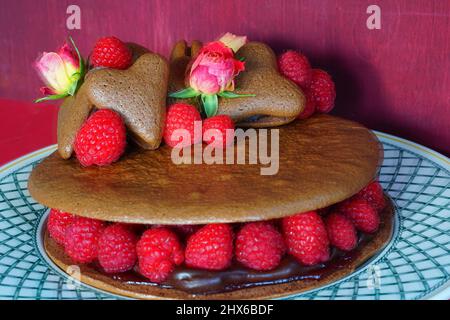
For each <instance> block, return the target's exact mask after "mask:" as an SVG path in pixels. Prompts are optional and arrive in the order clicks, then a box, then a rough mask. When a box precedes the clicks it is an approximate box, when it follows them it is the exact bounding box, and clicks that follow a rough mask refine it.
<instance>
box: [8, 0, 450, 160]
mask: <svg viewBox="0 0 450 320" xmlns="http://www.w3.org/2000/svg"><path fill="white" fill-rule="evenodd" d="M0 3H1V8H0V98H8V99H20V100H32V99H33V98H35V97H36V96H37V95H38V88H39V86H40V82H39V79H38V78H37V76H36V75H35V73H34V71H33V69H32V68H31V62H32V61H34V59H35V58H36V56H37V54H38V52H40V51H43V50H47V51H50V50H52V49H54V48H56V47H57V46H58V45H59V44H60V43H61V42H62V41H63V40H64V38H65V37H66V36H67V34H68V33H69V32H68V30H67V29H66V26H65V25H66V18H67V15H66V8H67V6H68V5H69V4H77V5H79V6H80V7H81V11H82V12H81V14H82V26H81V30H75V31H71V32H70V34H71V35H72V36H73V37H74V38H75V40H76V42H77V43H78V45H79V47H80V49H81V51H82V52H83V53H84V54H85V55H87V54H88V53H89V51H90V49H91V48H92V45H93V43H94V42H95V40H96V38H98V37H100V36H103V35H116V36H118V37H119V38H121V39H123V40H127V41H134V42H138V43H141V44H143V45H145V46H147V47H149V48H151V49H152V50H154V51H156V52H159V53H162V54H167V53H168V52H169V50H170V47H171V45H172V44H173V43H174V41H176V40H178V39H182V38H185V39H188V40H190V39H200V40H211V39H214V38H215V37H217V36H218V35H219V34H221V33H223V32H225V31H231V32H234V33H237V34H246V35H248V36H249V38H250V39H251V40H260V41H265V42H267V43H269V44H270V45H271V46H272V47H273V48H274V49H275V50H276V51H277V52H281V51H282V50H284V49H298V50H302V51H303V52H305V53H306V54H307V55H308V56H309V57H310V60H311V62H312V64H313V65H314V66H317V67H321V68H324V69H326V70H328V71H329V72H330V73H331V74H332V76H333V78H334V79H335V81H336V84H337V106H336V109H335V111H334V113H335V114H338V115H342V116H344V117H347V118H351V119H355V120H358V121H360V122H362V123H364V124H365V125H367V126H369V127H370V128H373V129H377V130H382V131H385V132H388V133H393V134H396V135H399V136H402V137H405V138H408V139H411V140H414V141H416V142H419V143H422V144H424V145H426V146H429V147H431V148H434V149H436V150H438V151H441V152H443V153H446V154H449V153H450V130H449V124H450V94H449V91H450V81H449V73H450V71H449V70H450V48H449V42H450V40H449V39H450V1H446V0H435V1H426V0H422V1H419V0H415V1H414V0H401V1H400V0H399V1H384V0H383V1H381V0H370V1H365V0H345V1H337V0H323V1H319V0H305V1H289V0H285V1H280V0H267V1H263V0H259V1H257V0H251V1H250V0H247V1H208V0H184V1H169V0H149V1H147V0H134V1H132V0H129V1H122V0H103V1H100V0H97V1H94V0H78V1H77V0H68V1H66V0H51V1H33V0H15V1H12V0H11V1H7V0H0ZM370 4H377V5H379V6H380V7H381V19H382V20H381V30H368V29H367V27H366V19H367V17H368V14H367V13H366V8H367V6H368V5H370ZM56 112H57V108H51V109H46V107H45V106H35V107H34V108H33V107H32V106H29V105H27V104H15V105H14V107H11V106H6V105H5V104H4V103H3V104H2V106H1V108H0V118H1V122H2V126H1V128H0V143H2V142H5V141H11V140H14V139H16V140H18V145H19V144H20V143H21V142H23V141H25V140H27V139H33V136H36V135H38V134H39V135H44V136H45V137H46V138H42V137H41V138H40V139H41V140H42V141H45V142H52V141H55V134H54V131H53V130H54V122H55V121H56V118H55V113H56ZM30 117H32V118H31V119H30ZM38 121H39V122H41V123H42V124H43V125H44V126H45V128H44V129H40V131H37V132H36V134H33V132H32V133H30V132H29V131H30V130H31V128H34V127H32V125H31V123H34V124H36V122H38ZM11 130H18V132H20V134H21V136H20V137H12V136H11ZM33 130H36V129H33ZM41 131H42V132H41ZM42 143H44V142H42Z"/></svg>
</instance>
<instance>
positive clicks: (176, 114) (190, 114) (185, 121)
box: [164, 103, 202, 148]
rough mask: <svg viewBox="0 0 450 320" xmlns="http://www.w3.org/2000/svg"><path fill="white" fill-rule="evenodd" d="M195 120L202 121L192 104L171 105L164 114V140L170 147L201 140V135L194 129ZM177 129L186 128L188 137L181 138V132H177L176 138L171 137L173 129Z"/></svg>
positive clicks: (184, 145) (185, 145)
mask: <svg viewBox="0 0 450 320" xmlns="http://www.w3.org/2000/svg"><path fill="white" fill-rule="evenodd" d="M195 121H202V118H201V117H200V113H199V112H198V110H197V109H196V108H195V107H194V106H192V105H189V104H185V103H175V104H173V105H171V106H170V107H169V109H168V111H167V116H166V125H165V128H164V141H165V142H166V143H167V144H168V145H169V146H170V147H172V148H173V147H175V146H177V147H181V148H183V147H187V146H190V145H191V144H195V143H199V142H200V141H202V136H201V132H196V131H194V127H195ZM178 129H182V130H187V133H189V135H190V139H183V138H182V136H183V132H178V136H179V137H177V138H175V137H172V135H173V134H174V131H175V130H178ZM199 131H200V130H199ZM194 133H195V135H194ZM186 138H187V137H186Z"/></svg>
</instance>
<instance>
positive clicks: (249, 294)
mask: <svg viewBox="0 0 450 320" xmlns="http://www.w3.org/2000/svg"><path fill="white" fill-rule="evenodd" d="M387 200H388V201H387V202H386V203H387V206H386V208H385V209H384V210H383V211H382V212H381V214H380V222H381V223H380V227H379V230H378V231H377V232H376V234H375V235H373V237H372V238H371V239H370V240H369V241H368V242H366V243H361V244H360V245H359V246H358V247H357V248H356V249H355V250H353V251H352V253H351V255H350V258H349V259H345V261H344V262H339V263H337V264H334V265H333V263H331V264H330V267H328V268H327V267H326V268H325V270H324V271H322V272H320V273H318V274H320V276H315V277H305V278H304V279H302V280H294V281H291V282H287V283H280V284H266V285H260V286H254V287H248V288H240V289H236V290H234V291H228V292H218V293H212V294H208V295H203V294H192V293H189V292H185V291H182V290H177V289H173V288H163V287H160V286H156V285H152V284H150V283H145V282H143V283H140V282H136V283H130V282H127V281H123V280H121V279H120V276H119V277H112V276H110V275H107V274H105V273H103V272H101V271H99V269H98V268H95V267H93V266H91V265H80V266H79V267H80V269H81V273H80V275H81V281H82V282H84V283H86V284H88V285H91V286H93V287H96V288H99V289H101V290H105V291H107V292H111V293H114V294H118V295H122V296H128V297H132V298H137V299H200V300H205V299H269V298H277V297H286V296H288V295H291V294H296V293H300V292H304V291H308V290H312V289H315V288H318V287H322V286H325V285H328V284H330V283H332V282H334V281H337V280H339V279H342V278H344V277H346V276H348V275H350V274H351V273H352V272H354V271H355V270H356V269H357V268H358V267H360V266H361V265H362V264H364V263H365V262H366V261H367V260H368V259H370V258H372V257H373V256H374V255H375V254H377V253H378V252H380V251H381V250H382V249H383V248H384V247H385V246H386V245H387V243H388V242H389V241H390V239H391V237H392V232H393V226H394V221H395V211H394V207H393V204H392V201H391V200H390V199H387ZM44 248H45V251H46V252H47V254H48V255H49V257H50V259H51V260H52V261H53V262H54V263H55V264H56V265H57V266H58V267H59V268H61V269H62V271H65V270H67V269H68V267H69V266H71V265H73V262H72V261H71V259H70V258H69V257H68V256H67V255H66V254H65V253H64V249H63V247H62V246H60V245H58V244H57V243H56V242H55V241H54V240H53V239H51V238H50V237H49V236H48V232H45V235H44ZM219 272H220V271H219ZM125 279H126V277H125ZM216 280H217V279H216ZM217 282H219V283H220V281H219V280H217V281H213V283H214V284H215V285H217Z"/></svg>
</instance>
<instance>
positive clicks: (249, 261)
mask: <svg viewBox="0 0 450 320" xmlns="http://www.w3.org/2000/svg"><path fill="white" fill-rule="evenodd" d="M285 252H286V245H285V244H284V240H283V236H282V235H281V233H280V232H278V230H277V229H275V227H274V226H273V225H272V224H270V223H268V222H252V223H247V224H245V225H244V226H243V227H242V229H241V230H239V232H238V234H237V236H236V259H237V261H239V262H240V263H242V264H243V265H244V266H246V267H248V268H251V269H255V270H272V269H275V268H276V267H277V266H278V265H279V264H280V260H281V258H282V257H283V255H284V253H285Z"/></svg>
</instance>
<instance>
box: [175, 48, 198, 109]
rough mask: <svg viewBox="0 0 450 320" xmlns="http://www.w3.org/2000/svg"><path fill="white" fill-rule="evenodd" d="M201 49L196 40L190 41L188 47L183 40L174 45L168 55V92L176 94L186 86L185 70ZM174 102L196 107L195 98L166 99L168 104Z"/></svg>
mask: <svg viewBox="0 0 450 320" xmlns="http://www.w3.org/2000/svg"><path fill="white" fill-rule="evenodd" d="M201 47H202V43H201V42H200V41H197V40H194V41H192V43H191V45H190V46H189V45H188V44H187V42H186V41H184V40H180V41H178V42H177V43H176V44H175V45H174V47H173V48H172V52H171V54H170V76H169V92H176V91H179V90H181V89H184V88H185V87H186V86H188V83H186V72H187V68H188V65H189V62H191V60H192V59H193V58H195V57H196V56H197V54H198V52H199V51H200V49H201ZM176 102H182V103H188V104H192V105H195V106H197V107H198V103H197V102H198V100H197V99H196V98H192V99H174V98H168V104H172V103H176Z"/></svg>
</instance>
